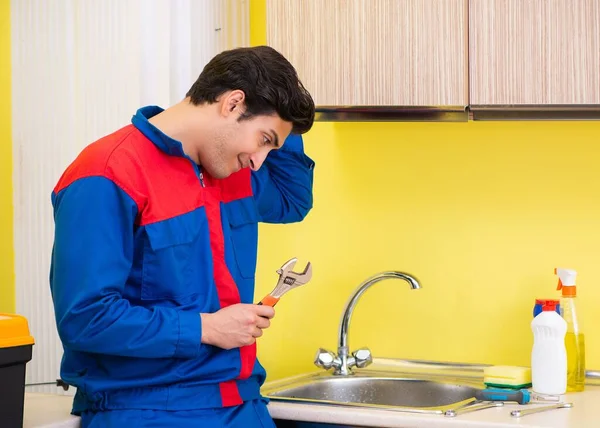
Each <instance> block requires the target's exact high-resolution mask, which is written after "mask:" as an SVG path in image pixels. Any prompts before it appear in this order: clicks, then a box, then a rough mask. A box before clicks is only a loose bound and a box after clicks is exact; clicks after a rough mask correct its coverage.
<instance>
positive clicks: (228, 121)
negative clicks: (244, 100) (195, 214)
mask: <svg viewBox="0 0 600 428" xmlns="http://www.w3.org/2000/svg"><path fill="white" fill-rule="evenodd" d="M242 108H243V106H242ZM238 118H239V114H230V115H229V116H228V117H225V118H223V123H222V124H220V125H219V126H217V127H216V131H215V134H214V136H213V141H212V142H211V144H209V145H207V146H206V147H204V148H203V150H202V152H200V161H201V164H202V167H203V168H204V169H206V170H207V171H208V173H209V174H210V175H211V176H213V177H215V178H226V177H228V176H229V175H231V174H233V173H235V172H237V171H239V170H240V169H242V168H247V167H248V168H250V169H252V170H255V171H256V170H258V169H259V168H260V167H261V165H262V164H263V162H264V160H265V159H266V157H267V155H268V154H269V152H270V151H271V150H273V149H277V148H279V147H281V146H282V145H283V142H284V141H285V139H286V138H287V137H288V135H289V134H290V132H291V130H292V124H291V123H290V122H285V121H284V120H282V119H281V118H280V117H279V116H278V115H276V114H275V115H269V116H264V115H261V116H255V117H253V118H251V119H244V120H238Z"/></svg>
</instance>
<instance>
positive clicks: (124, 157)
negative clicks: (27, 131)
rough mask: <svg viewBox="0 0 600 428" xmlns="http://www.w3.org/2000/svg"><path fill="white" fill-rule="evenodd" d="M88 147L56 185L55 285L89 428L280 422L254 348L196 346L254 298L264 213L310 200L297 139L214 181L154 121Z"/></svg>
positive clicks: (275, 219)
mask: <svg viewBox="0 0 600 428" xmlns="http://www.w3.org/2000/svg"><path fill="white" fill-rule="evenodd" d="M160 111H162V109H161V108H159V107H156V106H149V107H144V108H141V109H140V110H138V112H137V113H136V114H135V115H134V116H133V118H132V124H130V125H127V126H125V127H123V128H122V129H119V130H117V131H116V132H114V133H112V134H110V135H107V136H106V137H104V138H101V139H100V140H98V141H96V142H94V143H92V144H91V145H89V146H88V147H86V148H85V149H84V150H83V151H82V152H81V153H80V155H79V156H78V157H77V158H76V160H75V161H74V162H73V163H72V164H71V165H70V166H69V167H68V168H67V169H66V170H65V172H64V173H63V175H62V176H61V178H60V179H59V182H58V183H57V185H56V187H55V188H54V190H53V192H52V204H53V208H54V220H55V238H54V246H53V250H52V261H51V269H50V287H51V292H52V298H53V302H54V309H55V315H56V322H57V328H58V333H59V336H60V338H61V341H62V343H63V349H64V356H63V361H62V364H61V377H62V379H63V380H64V381H65V382H66V383H68V384H70V385H73V386H75V387H77V393H76V396H75V398H74V403H73V413H74V414H77V415H81V416H82V423H83V427H88V426H90V427H94V426H98V427H112V426H115V427H117V426H118V427H119V428H122V426H125V425H124V424H127V425H128V426H127V428H131V427H134V426H136V427H155V426H156V427H159V426H160V427H179V426H181V427H183V426H185V427H190V426H210V427H219V426H227V427H236V426H240V427H241V426H243V427H253V426H256V427H262V426H273V422H272V420H271V419H270V417H269V414H268V412H267V409H266V405H265V399H264V398H263V397H261V394H260V386H261V385H262V383H263V382H264V380H265V377H266V374H265V371H264V369H263V367H262V366H261V364H260V363H259V361H258V360H257V359H256V344H254V345H251V346H245V347H242V348H237V349H232V350H223V349H221V348H217V347H214V346H211V345H205V344H201V343H200V338H201V336H202V325H201V319H200V315H199V314H200V313H212V312H216V311H217V310H219V309H220V308H223V307H225V306H228V305H232V304H235V303H253V299H254V276H255V269H256V254H257V239H258V236H257V232H258V224H257V223H258V222H259V221H262V222H268V223H291V222H297V221H300V220H302V219H303V218H304V217H305V216H306V214H307V213H308V212H309V211H310V209H311V208H312V182H313V168H314V162H313V161H312V160H311V159H310V158H308V157H307V156H306V155H305V154H304V152H303V147H302V138H301V137H300V136H297V135H291V136H289V137H288V138H287V139H286V141H285V143H284V145H283V146H282V148H281V149H279V150H273V151H271V152H270V153H269V155H268V157H267V159H266V160H265V162H264V165H263V166H262V168H261V169H260V170H259V171H257V172H251V171H250V170H249V169H243V170H241V171H239V172H238V173H235V174H233V175H231V176H230V177H228V178H226V179H223V180H217V179H214V178H212V177H210V176H209V175H208V174H207V173H206V172H203V171H202V169H201V168H200V167H199V166H198V165H196V164H195V163H194V162H192V160H191V159H190V158H189V157H188V156H186V155H185V153H184V152H183V148H182V146H181V143H180V142H178V141H176V140H173V139H171V138H170V137H168V136H166V135H165V134H163V133H162V132H161V131H159V130H158V129H157V128H156V127H154V126H153V125H152V124H150V122H149V121H148V119H149V118H150V117H152V116H154V115H155V114H158V113H159V112H160Z"/></svg>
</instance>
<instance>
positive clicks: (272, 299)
mask: <svg viewBox="0 0 600 428" xmlns="http://www.w3.org/2000/svg"><path fill="white" fill-rule="evenodd" d="M297 261H298V259H297V258H296V257H294V258H293V259H290V260H288V261H287V262H285V263H284V265H283V266H281V268H279V269H277V273H278V274H279V281H277V286H276V287H275V288H274V289H273V291H271V293H269V294H268V295H267V296H265V298H264V299H262V300H261V301H260V303H259V305H267V306H271V307H273V306H275V305H276V304H277V302H278V301H279V299H281V296H283V295H284V294H285V293H287V292H288V291H290V290H291V289H292V288H296V287H299V286H301V285H303V284H306V283H307V282H308V281H310V279H311V278H312V266H311V264H310V262H308V264H307V265H306V267H305V268H304V271H303V272H302V273H298V272H294V271H293V270H292V269H294V266H295V265H296V262H297Z"/></svg>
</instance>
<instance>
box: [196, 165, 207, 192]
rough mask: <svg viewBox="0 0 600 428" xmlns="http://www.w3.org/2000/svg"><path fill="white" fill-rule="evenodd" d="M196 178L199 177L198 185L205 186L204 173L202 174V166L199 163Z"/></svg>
mask: <svg viewBox="0 0 600 428" xmlns="http://www.w3.org/2000/svg"><path fill="white" fill-rule="evenodd" d="M198 178H200V185H201V186H202V187H206V186H205V185H204V174H202V167H201V166H200V165H198Z"/></svg>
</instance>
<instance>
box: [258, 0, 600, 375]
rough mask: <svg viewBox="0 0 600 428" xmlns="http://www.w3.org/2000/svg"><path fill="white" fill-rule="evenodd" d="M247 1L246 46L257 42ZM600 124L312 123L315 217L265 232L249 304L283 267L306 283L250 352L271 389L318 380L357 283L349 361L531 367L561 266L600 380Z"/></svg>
mask: <svg viewBox="0 0 600 428" xmlns="http://www.w3.org/2000/svg"><path fill="white" fill-rule="evenodd" d="M264 23H265V2H264V1H256V0H253V1H252V6H251V34H252V43H253V44H261V43H265V42H266V36H265V30H264ZM599 142H600V123H598V122H593V123H592V122H553V123H550V122H469V123H458V124H456V123H454V124H453V123H371V124H367V123H317V124H316V125H315V127H314V128H313V129H312V130H311V131H310V132H309V133H308V134H307V135H306V136H305V143H306V145H305V147H306V151H307V153H308V154H309V155H310V156H311V157H312V158H313V159H314V160H315V161H316V169H315V190H314V191H315V206H314V209H313V211H312V212H311V213H310V215H309V216H308V218H307V219H306V220H305V221H304V222H303V223H300V224H294V225H261V226H260V241H259V271H258V278H257V298H258V297H259V296H260V297H262V296H263V295H264V294H265V293H267V292H268V291H270V289H271V288H272V287H273V286H274V285H275V281H276V279H277V275H276V273H275V272H274V271H275V269H276V268H277V267H279V265H281V263H283V262H284V261H285V259H287V258H288V257H292V256H297V257H298V258H299V259H300V263H306V261H307V260H310V261H311V262H312V263H313V265H314V277H313V280H312V282H311V283H309V284H307V285H306V286H305V288H304V289H297V290H293V291H291V292H290V293H289V294H288V295H286V296H284V298H283V299H282V300H281V302H280V303H279V304H278V305H277V307H276V313H277V314H276V318H275V320H274V323H273V325H272V327H271V328H270V329H269V330H268V331H267V332H266V334H265V336H264V337H263V338H261V339H260V341H259V358H260V359H261V361H262V363H263V364H264V365H265V366H266V368H267V371H268V373H269V379H270V380H272V379H276V378H279V377H282V376H287V375H291V374H295V373H298V372H299V371H306V370H313V369H314V370H317V369H316V368H315V367H314V366H313V364H312V360H313V357H314V354H315V351H316V350H317V349H318V348H319V347H326V348H329V349H331V350H335V347H336V341H337V329H338V323H339V318H340V316H341V312H342V309H343V306H344V304H345V303H346V301H347V299H348V297H349V295H350V293H351V292H352V291H354V289H355V288H356V287H357V286H358V284H359V283H360V282H361V281H362V280H363V279H365V278H367V277H369V276H371V275H372V274H374V273H376V272H379V271H382V270H388V269H396V270H401V271H406V272H409V273H412V274H414V275H415V276H417V277H418V278H419V279H420V280H421V282H422V285H423V289H421V290H416V291H410V290H409V288H408V286H407V285H406V284H405V283H404V282H399V281H386V282H381V283H379V284H377V285H375V286H374V287H373V288H372V289H371V290H370V291H369V292H367V293H366V294H365V296H364V297H363V299H362V301H361V302H359V306H358V307H357V310H356V312H355V316H354V318H353V320H352V324H351V327H350V346H351V348H352V349H355V348H358V347H361V346H368V347H370V348H371V350H372V351H373V354H374V356H386V357H399V358H419V359H433V360H446V361H461V362H478V363H491V364H515V365H528V364H529V359H530V350H531V345H532V335H531V330H530V324H529V323H530V321H531V318H532V309H533V304H534V299H535V298H548V297H549V298H552V297H557V296H558V294H557V292H556V291H555V288H556V283H557V280H556V278H555V276H554V274H553V269H554V267H557V266H562V267H568V268H573V269H576V270H578V272H579V284H580V286H579V288H578V291H579V303H580V305H581V308H580V311H581V315H582V320H583V323H584V328H585V330H586V333H587V337H586V341H587V360H588V367H589V368H593V369H600V331H593V327H594V325H598V323H599V322H600V316H598V315H597V309H596V308H597V305H598V303H599V302H600V287H599V286H598V285H599V284H600V267H599V265H598V257H599V254H600V251H599V245H600V196H599V195H600V174H598V165H599V164H600V148H599V145H598V143H599Z"/></svg>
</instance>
